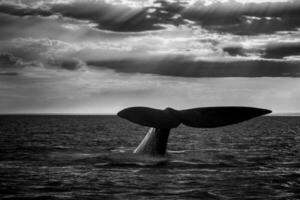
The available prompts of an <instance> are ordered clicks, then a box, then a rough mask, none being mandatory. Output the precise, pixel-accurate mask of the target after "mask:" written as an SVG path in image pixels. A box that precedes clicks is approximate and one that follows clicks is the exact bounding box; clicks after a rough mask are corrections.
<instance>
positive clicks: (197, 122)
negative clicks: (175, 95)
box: [118, 106, 271, 128]
mask: <svg viewBox="0 0 300 200" xmlns="http://www.w3.org/2000/svg"><path fill="white" fill-rule="evenodd" d="M268 113H271V111H270V110H266V109H261V108H253V107H237V106H231V107H230V106H228V107H200V108H192V109H187V110H175V109H172V108H166V109H165V110H159V109H154V108H148V107H130V108H126V109H124V110H122V111H120V112H119V113H118V116H119V117H122V118H125V119H127V120H129V121H131V122H134V123H137V124H140V125H142V126H148V127H154V128H175V127H177V126H179V124H181V123H182V124H184V125H186V126H191V127H197V128H216V127H220V126H226V125H231V124H236V123H239V122H242V121H245V120H248V119H251V118H254V117H258V116H261V115H265V114H268Z"/></svg>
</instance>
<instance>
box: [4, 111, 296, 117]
mask: <svg viewBox="0 0 300 200" xmlns="http://www.w3.org/2000/svg"><path fill="white" fill-rule="evenodd" d="M1 115H2V116H3V115H82V116H87V115H94V116H116V115H117V113H46V112H45V113H42V112H41V113H0V116H1ZM264 116H270V117H272V116H300V112H278V113H270V114H267V115H264Z"/></svg>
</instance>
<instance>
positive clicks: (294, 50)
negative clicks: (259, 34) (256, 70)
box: [263, 42, 300, 59]
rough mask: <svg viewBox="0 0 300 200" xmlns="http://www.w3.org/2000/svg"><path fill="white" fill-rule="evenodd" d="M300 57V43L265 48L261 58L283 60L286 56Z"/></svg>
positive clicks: (279, 44) (278, 44)
mask: <svg viewBox="0 0 300 200" xmlns="http://www.w3.org/2000/svg"><path fill="white" fill-rule="evenodd" d="M296 55H300V43H299V42H296V43H292V42H289V43H277V44H269V45H267V46H266V49H265V52H264V54H263V57H265V58H279V59H280V58H284V57H286V56H296Z"/></svg>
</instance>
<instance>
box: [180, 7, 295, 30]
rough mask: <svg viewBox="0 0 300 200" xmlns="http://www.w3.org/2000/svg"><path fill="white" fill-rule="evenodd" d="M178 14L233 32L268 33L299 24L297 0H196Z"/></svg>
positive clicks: (205, 25) (209, 27)
mask: <svg viewBox="0 0 300 200" xmlns="http://www.w3.org/2000/svg"><path fill="white" fill-rule="evenodd" d="M181 14H182V16H183V17H184V18H186V19H189V20H192V21H195V22H197V23H198V24H199V25H201V26H203V27H204V28H207V29H210V30H214V31H219V32H227V33H232V34H237V35H256V34H271V33H274V32H277V31H288V30H297V28H299V27H300V18H299V17H300V3H299V2H298V1H288V2H264V3H239V2H236V1H226V2H218V1H216V2H214V3H211V4H210V5H205V4H204V3H203V2H201V1H197V2H196V3H195V4H194V5H193V6H190V7H189V8H186V9H185V10H184V11H183V12H182V13H181Z"/></svg>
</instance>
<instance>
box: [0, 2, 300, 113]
mask: <svg viewBox="0 0 300 200" xmlns="http://www.w3.org/2000/svg"><path fill="white" fill-rule="evenodd" d="M0 44H1V45H0V113H2V114H5V113H68V114H115V113H116V112H118V111H119V110H121V109H123V108H125V107H129V106H148V107H154V108H165V107H173V108H175V109H186V108H193V107H204V106H253V107H260V108H266V109H271V110H272V111H273V112H274V113H300V103H299V100H300V1H297V0H273V1H271V0H248V1H247V0H190V1H188V0H145V1H140V0H106V1H104V0H0Z"/></svg>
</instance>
